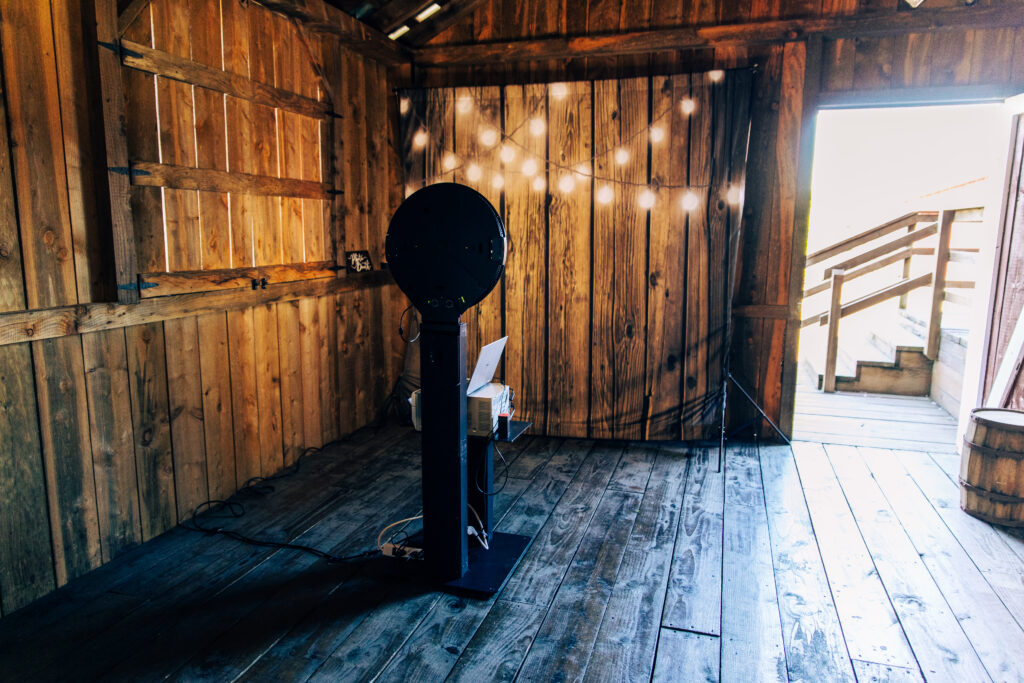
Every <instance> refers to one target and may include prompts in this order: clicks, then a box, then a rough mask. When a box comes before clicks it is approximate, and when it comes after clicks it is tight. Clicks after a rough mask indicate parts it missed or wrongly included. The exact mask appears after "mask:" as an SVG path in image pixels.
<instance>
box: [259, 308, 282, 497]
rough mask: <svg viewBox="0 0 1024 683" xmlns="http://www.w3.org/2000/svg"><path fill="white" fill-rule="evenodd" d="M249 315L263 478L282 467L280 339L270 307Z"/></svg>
mask: <svg viewBox="0 0 1024 683" xmlns="http://www.w3.org/2000/svg"><path fill="white" fill-rule="evenodd" d="M252 312H253V330H254V332H255V334H254V342H255V350H256V395H257V401H258V403H259V421H260V429H259V443H260V471H261V472H262V473H263V476H264V477H266V476H269V475H271V474H274V473H275V472H277V471H278V470H280V469H281V467H283V466H284V456H283V450H282V448H283V446H282V444H283V441H282V437H281V364H280V352H279V349H280V346H279V339H280V337H279V335H278V328H277V314H276V312H275V310H274V306H273V304H267V305H265V306H256V307H255V308H253V309H252Z"/></svg>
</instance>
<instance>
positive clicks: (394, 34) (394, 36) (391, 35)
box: [388, 24, 409, 40]
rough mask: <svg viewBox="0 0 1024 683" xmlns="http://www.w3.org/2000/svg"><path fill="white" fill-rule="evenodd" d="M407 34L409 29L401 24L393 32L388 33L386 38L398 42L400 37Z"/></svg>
mask: <svg viewBox="0 0 1024 683" xmlns="http://www.w3.org/2000/svg"><path fill="white" fill-rule="evenodd" d="M408 32H409V27H408V26H406V25H404V24H403V25H402V26H399V27H398V28H396V29H395V30H394V31H392V32H391V33H389V34H388V38H390V39H391V40H398V39H399V38H401V37H402V36H404V35H405V34H406V33H408Z"/></svg>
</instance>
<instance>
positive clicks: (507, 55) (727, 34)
mask: <svg viewBox="0 0 1024 683" xmlns="http://www.w3.org/2000/svg"><path fill="white" fill-rule="evenodd" d="M1018 26H1024V11H1021V7H1020V5H1006V6H976V5H975V6H965V7H951V8H943V9H917V10H913V11H900V12H872V13H868V14H861V15H850V16H837V17H821V18H811V19H777V20H770V21H758V22H749V23H743V24H726V25H721V26H705V27H689V28H673V29H655V30H650V31H631V32H627V33H612V34H601V35H584V36H561V37H555V38H537V39H525V40H513V41H502V42H492V43H474V44H469V45H442V46H438V47H422V48H420V49H419V50H417V51H416V57H415V62H416V64H417V65H420V66H468V65H483V64H493V63H497V62H514V61H532V60H549V59H569V58H574V57H597V56H612V55H627V54H640V53H649V52H663V51H669V50H686V49H692V48H712V47H725V46H735V45H758V44H770V43H784V42H790V41H794V40H802V39H804V38H806V37H808V36H810V35H823V36H824V37H827V38H862V37H881V36H889V35H900V34H905V33H929V32H934V31H944V30H950V29H958V30H964V29H987V28H988V29H991V28H1010V27H1018ZM410 33H411V32H410Z"/></svg>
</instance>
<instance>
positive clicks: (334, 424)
mask: <svg viewBox="0 0 1024 683" xmlns="http://www.w3.org/2000/svg"><path fill="white" fill-rule="evenodd" d="M334 301H335V298H334V297H333V296H322V297H319V298H317V299H316V307H317V312H316V323H315V324H316V328H317V330H316V337H315V338H316V347H315V348H316V354H317V355H318V356H319V367H320V371H319V376H318V377H317V383H318V385H319V392H320V393H319V402H320V443H321V444H325V443H328V442H330V441H332V440H333V439H334V437H335V435H336V434H337V433H338V419H337V409H336V408H335V407H334V405H335V401H334V396H332V395H331V391H332V388H333V387H334V386H336V385H337V376H336V375H335V373H334V372H333V371H332V370H333V362H332V359H333V353H332V350H331V347H330V338H331V322H332V320H331V319H332V318H333V317H334V306H335V303H334ZM374 346H379V345H377V344H374ZM332 375H335V376H334V377H333V378H332ZM371 410H372V406H371Z"/></svg>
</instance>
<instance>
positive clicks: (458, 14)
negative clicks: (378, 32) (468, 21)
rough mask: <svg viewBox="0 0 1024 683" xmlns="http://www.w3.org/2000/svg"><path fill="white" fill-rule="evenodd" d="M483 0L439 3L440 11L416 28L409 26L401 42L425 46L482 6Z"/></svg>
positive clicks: (452, 0) (456, 0)
mask: <svg viewBox="0 0 1024 683" xmlns="http://www.w3.org/2000/svg"><path fill="white" fill-rule="evenodd" d="M483 3H484V0H450V2H446V3H440V2H439V4H441V11H439V12H438V13H437V14H435V15H434V16H432V17H431V18H430V20H429V21H425V22H423V23H422V24H417V25H416V26H410V27H409V32H408V33H406V34H405V35H404V36H403V37H402V41H403V42H404V43H406V44H407V45H411V46H413V47H417V48H418V47H420V46H422V45H425V44H426V43H427V41H429V40H430V39H431V38H433V37H434V36H436V35H438V34H440V33H441V32H442V31H444V30H445V29H447V28H448V27H449V26H451V25H452V24H455V23H456V22H458V21H459V20H460V19H462V18H463V17H465V16H467V15H468V14H469V13H470V12H472V11H473V10H475V9H476V8H477V7H479V6H480V5H482V4H483Z"/></svg>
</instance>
